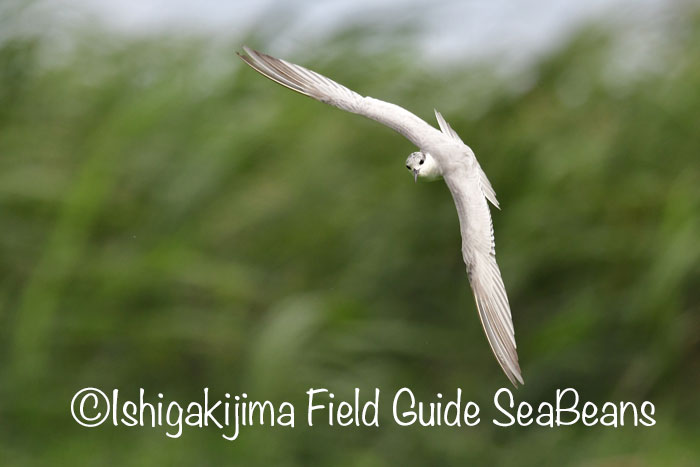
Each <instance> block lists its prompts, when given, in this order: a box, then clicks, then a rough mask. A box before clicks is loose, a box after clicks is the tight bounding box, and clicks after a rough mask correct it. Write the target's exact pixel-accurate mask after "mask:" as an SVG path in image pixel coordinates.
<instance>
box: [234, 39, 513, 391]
mask: <svg viewBox="0 0 700 467" xmlns="http://www.w3.org/2000/svg"><path fill="white" fill-rule="evenodd" d="M243 50H244V51H245V53H243V54H240V53H239V54H238V56H239V57H241V58H242V59H243V61H245V62H246V63H247V64H248V65H250V66H251V67H252V68H253V69H254V70H255V71H257V72H258V73H260V74H262V75H263V76H266V77H267V78H269V79H271V80H272V81H275V82H277V83H279V84H281V85H282V86H285V87H287V88H289V89H291V90H293V91H296V92H299V93H301V94H304V95H306V96H309V97H312V98H314V99H316V100H319V101H321V102H325V103H326V104H330V105H332V106H335V107H338V108H339V109H343V110H347V111H348V112H352V113H355V114H359V115H364V116H365V117H368V118H371V119H372V120H376V121H378V122H379V123H383V124H384V125H386V126H388V127H389V128H392V129H393V130H395V131H397V132H399V133H401V134H402V135H403V136H405V137H406V138H407V139H408V140H409V141H411V142H412V143H413V144H415V145H416V146H417V147H418V148H419V151H418V152H414V153H412V154H411V155H410V156H408V159H407V160H406V168H408V170H410V171H411V173H412V174H413V177H414V181H416V180H417V179H418V177H428V178H435V177H442V178H443V179H444V180H445V183H446V184H447V187H448V188H449V190H450V193H452V198H453V199H454V202H455V206H456V207H457V215H458V216H459V228H460V231H461V234H462V257H463V258H464V263H465V264H466V265H467V275H468V276H469V283H470V284H471V287H472V290H473V292H474V299H475V300H476V308H477V309H478V311H479V318H480V319H481V324H482V326H483V327H484V332H485V333H486V337H487V338H488V341H489V344H490V345H491V350H493V353H494V355H495V356H496V359H497V360H498V363H499V364H500V365H501V368H503V371H504V372H505V374H506V376H507V377H508V379H509V380H510V381H511V383H513V385H515V386H517V385H518V383H520V384H523V378H522V376H521V374H520V365H518V354H517V352H516V345H515V334H514V331H513V320H512V318H511V314H510V305H509V304H508V296H507V295H506V289H505V286H504V285H503V279H501V272H500V271H499V269H498V264H497V263H496V249H495V243H494V238H493V224H492V222H491V213H490V212H489V206H488V203H487V201H489V202H491V204H493V205H494V206H496V207H497V208H498V201H497V200H496V193H495V192H494V190H493V188H492V187H491V183H490V182H489V181H488V179H487V178H486V174H485V173H484V171H483V170H482V169H481V167H480V166H479V162H478V161H477V160H476V157H475V156H474V152H473V151H472V150H471V148H469V146H467V145H466V144H464V143H463V142H462V140H461V139H460V137H459V136H458V135H457V133H455V131H454V130H453V129H452V128H451V127H450V125H448V124H447V122H446V121H445V119H444V118H443V117H442V115H440V112H438V111H437V110H436V111H435V116H436V117H437V121H438V125H439V126H440V130H438V129H436V128H433V127H432V126H431V125H429V124H428V123H426V122H425V121H423V120H422V119H420V118H418V117H417V116H415V115H414V114H412V113H411V112H409V111H408V110H406V109H404V108H402V107H399V106H398V105H394V104H391V103H389V102H384V101H380V100H378V99H374V98H372V97H363V96H361V95H359V94H358V93H356V92H355V91H352V90H350V89H348V88H346V87H345V86H343V85H341V84H338V83H336V82H335V81H333V80H331V79H328V78H326V77H325V76H322V75H320V74H318V73H316V72H313V71H311V70H308V69H306V68H304V67H301V66H299V65H295V64H293V63H289V62H287V61H285V60H280V59H278V58H275V57H271V56H270V55H266V54H264V53H260V52H257V51H255V50H252V49H250V48H248V47H245V46H244V47H243Z"/></svg>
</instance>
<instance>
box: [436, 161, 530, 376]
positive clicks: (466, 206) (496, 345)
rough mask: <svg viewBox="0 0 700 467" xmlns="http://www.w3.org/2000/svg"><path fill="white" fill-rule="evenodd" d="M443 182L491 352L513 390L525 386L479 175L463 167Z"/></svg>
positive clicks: (491, 226)
mask: <svg viewBox="0 0 700 467" xmlns="http://www.w3.org/2000/svg"><path fill="white" fill-rule="evenodd" d="M444 178H445V183H446V184H447V186H448V187H449V189H450V193H452V198H453V199H454V202H455V206H456V207H457V214H458V216H459V227H460V231H461V234H462V256H463V258H464V263H465V264H466V265H467V274H468V275H469V283H470V284H471V287H472V291H473V292H474V299H475V300H476V307H477V309H478V311H479V318H480V319H481V324H482V326H483V327H484V331H485V332H486V337H487V338H488V341H489V344H490V345H491V350H493V353H494V355H495V356H496V359H497V360H498V363H499V364H500V365H501V368H503V371H504V372H505V374H506V376H507V377H508V379H509V380H510V381H511V383H513V385H515V386H517V385H518V383H520V384H524V383H523V378H522V376H521V373H520V365H519V364H518V354H517V352H516V345H515V332H514V330H513V320H512V318H511V314H510V305H509V304H508V296H507V295H506V289H505V286H504V285H503V279H501V272H500V271H499V269H498V264H497V263H496V247H495V242H494V238H493V223H492V222H491V214H490V212H489V206H488V204H487V202H486V197H485V196H484V193H483V191H482V190H481V187H480V185H479V184H478V183H477V182H478V180H479V172H478V171H475V170H474V166H472V167H468V166H463V167H461V168H460V169H458V170H455V171H453V172H451V173H448V174H447V175H446V176H445V177H444Z"/></svg>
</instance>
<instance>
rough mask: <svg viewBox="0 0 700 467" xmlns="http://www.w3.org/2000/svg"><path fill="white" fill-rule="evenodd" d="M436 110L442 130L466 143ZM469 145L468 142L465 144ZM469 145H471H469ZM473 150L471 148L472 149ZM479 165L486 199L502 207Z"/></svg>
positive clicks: (482, 189) (480, 178)
mask: <svg viewBox="0 0 700 467" xmlns="http://www.w3.org/2000/svg"><path fill="white" fill-rule="evenodd" d="M434 110H435V117H436V118H437V121H438V125H440V130H442V132H443V133H445V134H446V135H447V136H449V137H450V138H452V139H454V140H455V141H459V142H460V143H462V144H464V141H462V138H460V137H459V135H458V134H457V132H456V131H454V130H453V129H452V127H451V126H450V124H449V123H447V121H445V119H444V118H443V116H442V115H441V114H440V112H438V111H437V109H434ZM464 145H465V146H467V145H466V144H464ZM467 147H469V146H467ZM470 150H471V149H470ZM477 166H478V168H479V184H480V185H481V191H482V192H483V193H484V196H486V199H487V200H489V201H490V202H491V204H493V205H494V206H496V207H497V208H498V209H501V208H500V206H498V200H497V199H496V191H495V190H494V189H493V187H492V186H491V182H489V179H488V178H487V177H486V174H485V173H484V171H483V169H482V168H481V166H480V165H478V162H477Z"/></svg>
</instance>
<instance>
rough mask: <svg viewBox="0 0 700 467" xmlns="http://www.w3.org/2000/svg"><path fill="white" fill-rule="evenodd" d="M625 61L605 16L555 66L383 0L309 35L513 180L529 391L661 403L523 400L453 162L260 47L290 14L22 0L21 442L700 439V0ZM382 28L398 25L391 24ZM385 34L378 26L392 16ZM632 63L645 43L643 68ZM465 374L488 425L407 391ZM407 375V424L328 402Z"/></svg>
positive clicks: (12, 21)
mask: <svg viewBox="0 0 700 467" xmlns="http://www.w3.org/2000/svg"><path fill="white" fill-rule="evenodd" d="M683 5H685V4H682V3H681V4H676V6H675V7H676V8H679V9H682V12H681V14H679V17H682V18H683V20H682V21H681V22H680V23H679V24H680V25H679V26H678V27H675V28H672V29H670V30H668V31H666V35H665V37H664V47H663V49H661V51H660V50H659V49H655V50H653V51H650V53H652V52H653V53H654V57H652V58H651V59H649V60H647V63H651V64H652V65H654V66H648V67H640V68H634V69H632V70H627V71H625V70H624V67H620V66H619V65H620V61H621V60H623V61H624V59H625V57H626V50H625V48H624V42H623V43H621V42H620V41H619V40H618V38H617V37H616V33H615V31H614V28H606V27H604V26H602V25H595V24H592V25H590V26H587V27H585V28H583V29H581V30H579V31H578V32H576V33H573V34H572V35H571V37H570V39H568V40H567V41H566V43H563V44H561V45H560V46H558V47H556V48H555V49H554V50H553V51H551V52H549V53H548V54H547V55H546V56H542V57H540V58H538V59H537V60H536V61H535V62H534V63H533V64H532V65H531V66H528V67H527V68H524V69H521V70H520V71H518V72H513V73H510V74H508V75H503V74H501V73H498V71H497V69H498V66H497V64H496V63H495V62H490V61H488V60H484V61H480V62H466V61H460V60H453V61H443V62H440V64H439V66H436V67H431V66H429V64H430V63H431V62H430V57H423V56H420V55H417V54H415V53H414V50H415V49H416V47H417V46H416V37H415V32H414V31H415V30H414V29H412V28H410V27H407V26H406V25H401V24H398V25H396V26H395V27H387V26H386V25H378V24H376V23H375V24H372V23H368V24H355V25H352V26H348V27H347V28H345V29H342V30H339V31H337V32H335V33H334V34H333V35H332V37H331V38H330V39H329V41H328V43H324V44H323V46H318V47H312V48H307V49H306V50H303V51H302V50H297V51H296V52H293V53H290V54H287V55H284V58H286V59H288V60H290V61H294V62H296V63H300V64H304V65H306V66H308V67H309V68H312V69H315V70H317V71H319V72H321V73H323V74H325V75H327V76H329V77H332V78H334V79H336V80H338V81H339V82H341V83H343V84H346V85H347V86H349V87H351V88H353V89H356V90H357V91H359V92H360V93H362V94H365V95H371V96H374V97H378V98H381V99H384V100H388V101H391V102H395V103H398V104H400V105H402V106H404V107H406V108H408V109H410V110H412V111H414V112H415V113H416V114H417V115H419V116H421V117H423V118H425V119H426V120H428V121H429V122H430V123H435V122H434V120H433V119H434V117H433V107H436V108H437V109H438V110H440V111H441V112H442V113H443V115H445V117H446V119H447V120H448V121H449V122H450V124H451V125H452V126H453V127H454V128H455V129H456V130H457V132H458V133H460V135H461V136H462V138H463V139H464V141H465V142H467V144H469V145H470V146H471V147H472V148H473V149H474V151H475V152H476V154H477V157H479V160H480V162H481V165H482V167H483V168H484V170H485V171H486V172H487V174H488V176H489V178H490V180H491V182H492V184H493V186H494V188H495V189H496V192H497V194H498V198H499V201H500V203H501V207H502V211H497V210H494V212H493V213H492V214H493V217H494V227H495V232H496V243H497V254H498V260H499V264H500V267H501V270H502V273H503V277H504V281H505V284H506V287H507V289H508V292H509V296H510V301H511V305H512V309H513V318H514V323H515V329H516V338H517V341H518V344H519V345H518V350H519V355H520V362H521V366H522V369H523V375H524V378H525V381H526V385H525V386H524V387H523V388H521V389H519V390H518V391H516V392H515V394H516V401H520V400H525V401H529V402H531V403H539V402H541V401H553V399H554V393H555V390H556V389H557V388H565V387H574V388H576V389H577V390H578V391H579V393H580V395H581V396H582V398H583V399H584V400H591V401H594V402H596V403H598V404H599V405H600V404H602V403H603V402H605V401H613V402H615V401H621V400H623V401H633V402H636V403H641V402H642V401H644V400H649V401H651V402H653V403H654V404H655V405H656V414H655V419H656V421H657V424H656V426H654V427H652V428H644V427H637V428H634V427H630V426H625V427H620V428H616V429H613V428H605V427H600V426H596V427H592V428H587V427H584V426H582V425H580V424H579V425H577V426H574V427H567V428H555V429H549V428H540V427H533V426H531V427H526V428H520V427H511V428H507V429H504V428H499V427H496V426H494V425H493V424H492V423H491V422H490V420H491V418H493V417H494V416H496V415H497V412H495V410H494V409H493V407H492V404H491V400H492V397H493V394H494V392H495V391H496V390H497V389H498V388H500V387H503V386H506V387H507V386H508V382H507V380H506V378H505V377H504V375H503V374H502V372H501V370H500V368H499V367H498V364H497V363H496V361H495V359H494V358H493V356H492V355H491V352H490V349H489V347H488V345H487V343H486V339H485V337H484V335H483V331H482V329H481V326H480V324H479V320H478V318H477V314H476V311H475V306H474V303H473V299H472V296H471V291H470V289H469V285H468V281H467V278H466V274H465V271H464V264H463V263H462V259H461V255H460V238H459V228H458V222H457V216H456V213H455V209H454V206H453V203H452V200H451V197H450V194H449V192H448V190H447V189H446V187H445V186H444V184H443V183H441V182H438V183H419V184H418V185H415V184H414V183H413V180H412V178H411V176H410V174H408V173H407V171H406V169H405V168H404V165H403V162H404V159H405V157H406V156H407V155H408V154H409V153H410V152H412V151H413V150H414V148H413V147H412V146H411V144H410V143H409V142H408V141H406V140H404V139H403V138H402V137H400V136H399V135H397V134H395V133H393V132H391V131H390V130H388V129H386V128H383V127H382V126H380V125H378V124H376V123H374V122H371V121H369V120H364V119H362V118H360V117H357V116H354V115H351V114H347V113H344V112H341V111H339V110H336V109H333V108H331V107H328V106H325V105H323V104H320V103H318V102H315V101H313V100H311V99H307V98H305V97H302V96H299V95H296V94H294V93H292V92H289V91H288V90H285V89H283V88H282V87H279V86H276V85H274V84H273V83H271V82H269V81H267V80H265V79H263V78H262V77H260V76H259V75H257V74H256V73H255V72H253V71H252V70H250V69H248V68H246V67H244V66H243V64H242V63H241V62H240V61H239V60H238V59H237V58H236V56H235V53H234V52H235V51H236V50H240V45H241V44H243V43H246V44H248V45H251V46H254V47H256V48H259V49H261V50H264V51H268V52H269V53H272V54H276V52H277V51H276V50H275V49H274V48H271V47H269V46H268V45H269V44H270V42H271V38H272V37H275V35H279V31H278V30H277V27H278V24H277V23H273V24H268V25H264V24H261V25H258V27H256V28H254V29H255V30H256V32H255V33H247V34H242V37H241V41H240V42H236V43H230V44H226V45H223V46H222V45H221V44H219V45H218V46H216V47H213V46H211V44H210V43H209V42H208V41H207V40H205V39H202V38H201V37H196V36H188V35H180V36H178V35H176V34H170V35H168V34H156V35H152V36H148V37H132V38H128V37H126V38H125V37H123V36H119V35H115V34H111V33H107V32H104V31H100V29H99V28H90V27H86V28H77V29H73V30H71V32H70V35H71V36H70V37H71V39H72V42H71V44H73V45H72V46H70V47H62V46H61V43H60V41H59V44H58V45H57V44H56V42H55V41H54V38H55V36H53V35H51V34H48V33H47V34H42V33H37V32H34V33H28V32H26V31H24V30H22V28H20V27H17V25H18V24H20V22H19V19H20V18H21V17H22V11H21V10H22V9H21V8H18V9H17V10H15V11H14V12H13V10H12V9H6V10H5V12H4V15H3V16H2V17H1V19H0V30H3V34H2V40H1V41H0V225H1V228H0V336H1V339H0V465H12V466H14V465H134V466H140V465H176V464H179V465H231V464H237V465H282V466H283V465H288V466H297V465H367V466H393V465H456V464H468V463H476V464H477V465H542V464H549V465H629V466H637V465H697V462H698V459H700V448H699V445H700V443H698V440H700V398H699V396H698V390H699V384H700V345H699V340H698V336H699V333H698V331H699V330H700V159H699V156H700V151H699V148H700V131H698V123H699V122H700V10H697V9H695V8H692V7H690V6H688V5H685V6H683ZM367 37H371V39H372V40H371V41H368V40H367ZM378 43H379V44H382V46H381V47H377V46H376V44H378ZM620 68H623V69H622V70H620ZM86 386H94V387H98V388H102V389H103V390H105V391H106V392H109V391H111V390H112V389H113V388H118V389H120V390H121V392H122V394H123V397H125V398H131V399H135V398H137V397H138V388H140V387H143V388H144V389H145V390H146V391H147V397H150V399H151V401H152V402H155V401H156V397H155V394H157V393H158V392H162V393H164V394H165V399H166V400H177V401H180V402H183V403H185V402H186V401H190V400H193V401H201V400H202V389H203V388H204V387H209V388H211V391H212V392H214V393H217V394H219V397H221V394H223V393H224V392H230V393H232V394H240V393H242V392H246V393H247V394H248V395H249V397H250V398H253V399H258V400H265V399H269V400H271V401H274V402H276V403H279V402H281V401H284V400H288V401H293V402H296V405H297V427H296V428H294V429H285V428H280V427H274V428H271V427H269V426H266V427H252V428H247V429H245V430H244V431H242V433H241V436H240V438H239V439H238V440H237V441H234V442H228V441H225V440H223V439H222V438H221V436H220V435H221V434H222V432H221V431H220V430H218V429H216V428H211V427H210V428H208V429H195V428H187V427H185V430H184V434H183V436H182V437H181V438H179V439H176V440H173V439H169V438H167V437H166V436H165V431H166V428H167V427H160V428H147V429H142V428H127V427H123V426H120V427H113V426H109V424H107V425H105V426H102V427H100V428H96V429H87V428H83V427H81V426H79V425H78V424H77V423H76V422H74V421H73V420H72V419H71V417H70V408H69V402H70V400H71V397H72V396H73V394H74V393H75V392H77V391H78V390H79V389H81V388H83V387H86ZM404 386H408V387H410V388H411V389H412V390H413V391H414V393H415V394H416V396H417V397H418V398H419V399H421V400H426V401H434V400H435V394H436V393H438V392H441V393H443V394H445V395H446V397H452V396H453V395H454V392H455V391H456V389H457V388H462V390H463V391H464V394H463V397H464V398H465V399H466V400H473V401H476V402H477V403H479V405H480V406H481V408H482V414H483V417H482V422H481V424H480V425H479V426H477V427H474V428H461V429H458V428H444V427H442V428H420V427H411V428H403V427H399V426H397V425H396V424H394V423H393V422H392V421H391V419H390V415H391V395H392V394H393V392H394V391H396V390H397V389H399V388H401V387H404ZM310 387H317V388H318V387H325V388H328V389H330V390H331V391H333V392H334V393H335V394H337V396H336V397H337V398H343V397H350V396H351V395H352V391H353V389H354V388H355V387H359V388H362V390H363V391H365V393H369V392H370V391H371V390H373V388H375V387H378V388H380V389H381V390H382V394H383V396H386V397H383V399H382V400H383V403H384V405H383V408H382V410H381V415H382V418H381V420H380V425H381V426H380V428H354V427H350V428H340V427H327V426H324V425H325V424H323V423H320V424H318V425H316V424H315V425H314V427H313V428H308V427H306V426H305V401H306V399H305V395H304V392H305V391H306V390H308V389H309V388H310Z"/></svg>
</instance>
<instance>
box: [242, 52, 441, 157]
mask: <svg viewBox="0 0 700 467" xmlns="http://www.w3.org/2000/svg"><path fill="white" fill-rule="evenodd" d="M243 50H244V51H245V53H244V54H240V53H239V54H238V56H239V57H241V59H243V61H244V62H246V63H247V64H248V65H250V67H251V68H253V69H254V70H255V71H257V72H258V73H260V74H262V75H263V76H265V77H267V78H269V79H271V80H272V81H275V82H277V83H279V84H281V85H282V86H285V87H287V88H289V89H291V90H293V91H296V92H299V93H301V94H304V95H305V96H309V97H312V98H314V99H316V100H319V101H321V102H325V103H326V104H330V105H332V106H334V107H338V108H339V109H343V110H347V111H348V112H352V113H356V114H359V115H364V116H365V117H368V118H371V119H372V120H376V121H378V122H379V123H383V124H384V125H386V126H388V127H389V128H392V129H394V130H396V131H397V132H399V133H401V134H402V135H403V136H405V137H406V138H407V139H408V140H409V141H411V142H412V143H413V144H415V145H416V146H418V147H419V148H421V147H424V145H425V143H426V142H427V140H428V139H429V138H431V137H432V138H435V137H436V136H437V135H439V134H440V133H439V132H438V130H437V129H436V128H433V127H432V126H430V125H428V124H427V123H426V122H425V121H424V120H422V119H420V118H418V117H417V116H415V115H414V114H412V113H411V112H409V111H408V110H406V109H404V108H402V107H399V106H398V105H395V104H391V103H389V102H384V101H381V100H379V99H374V98H371V97H362V96H361V95H359V94H358V93H356V92H355V91H352V90H350V89H348V88H346V87H345V86H343V85H341V84H338V83H336V82H335V81H333V80H331V79H329V78H326V77H325V76H322V75H320V74H318V73H316V72H314V71H311V70H308V69H306V68H304V67H302V66H299V65H295V64H293V63H289V62H287V61H285V60H281V59H279V58H275V57H271V56H270V55H266V54H264V53H261V52H257V51H255V50H253V49H250V48H248V47H245V46H243Z"/></svg>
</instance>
